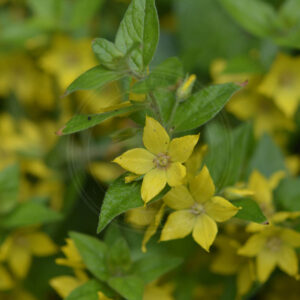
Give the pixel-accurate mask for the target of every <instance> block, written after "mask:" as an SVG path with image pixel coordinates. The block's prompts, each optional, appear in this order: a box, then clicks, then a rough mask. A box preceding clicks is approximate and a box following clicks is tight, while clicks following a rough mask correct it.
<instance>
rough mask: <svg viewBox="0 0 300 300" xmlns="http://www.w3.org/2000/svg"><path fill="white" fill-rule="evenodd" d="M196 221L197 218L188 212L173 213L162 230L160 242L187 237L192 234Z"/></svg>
mask: <svg viewBox="0 0 300 300" xmlns="http://www.w3.org/2000/svg"><path fill="white" fill-rule="evenodd" d="M195 221H196V216H195V215H193V214H191V213H190V212H189V211H187V210H179V211H175V212H173V213H171V214H170V215H169V217H168V219H167V222H166V224H165V226H164V228H163V230H162V233H161V237H160V240H161V241H168V240H173V239H180V238H183V237H185V236H187V235H188V234H190V233H191V232H192V230H193V227H194V224H195Z"/></svg>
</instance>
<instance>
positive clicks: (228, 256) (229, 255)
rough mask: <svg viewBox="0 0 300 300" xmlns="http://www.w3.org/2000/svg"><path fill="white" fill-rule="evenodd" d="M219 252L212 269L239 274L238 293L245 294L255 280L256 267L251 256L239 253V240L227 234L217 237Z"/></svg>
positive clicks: (237, 279) (215, 271)
mask: <svg viewBox="0 0 300 300" xmlns="http://www.w3.org/2000/svg"><path fill="white" fill-rule="evenodd" d="M215 244H216V246H217V248H218V252H217V253H216V255H215V257H214V259H213V260H212V264H211V270H212V272H214V273H217V274H221V275H234V274H236V275H237V278H236V283H237V292H238V295H245V294H246V293H247V292H248V291H249V290H250V288H251V286H252V284H253V282H254V281H255V277H256V276H255V269H254V264H253V261H252V260H251V259H250V258H247V257H243V256H241V255H238V254H237V251H238V248H240V246H241V245H240V244H239V242H237V241H236V240H233V239H231V238H229V237H227V236H225V235H220V236H218V237H217V239H216V243H215Z"/></svg>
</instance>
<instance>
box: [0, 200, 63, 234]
mask: <svg viewBox="0 0 300 300" xmlns="http://www.w3.org/2000/svg"><path fill="white" fill-rule="evenodd" d="M61 218H62V216H61V214H60V213H58V212H56V211H54V210H51V209H49V208H48V207H46V206H44V205H42V204H40V203H36V202H32V201H29V202H26V203H22V204H19V205H18V206H17V207H16V208H15V209H14V210H13V211H11V212H10V213H9V214H8V215H6V216H4V217H2V218H1V220H0V226H1V227H3V228H7V229H11V228H16V227H21V226H29V225H37V224H46V223H52V222H57V221H60V220H61Z"/></svg>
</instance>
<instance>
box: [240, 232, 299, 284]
mask: <svg viewBox="0 0 300 300" xmlns="http://www.w3.org/2000/svg"><path fill="white" fill-rule="evenodd" d="M297 247H300V233H298V232H296V231H294V230H292V229H288V228H279V227H275V226H271V227H269V228H267V229H265V230H263V231H261V232H259V233H257V234H254V235H253V236H251V237H250V238H249V239H248V241H247V242H246V244H245V245H244V246H243V247H242V248H240V249H239V251H238V254H240V255H245V256H249V257H255V256H256V268H257V277H258V280H259V281H260V282H265V281H266V280H267V279H268V278H269V276H270V274H271V273H272V271H273V270H274V269H275V267H276V265H278V266H279V268H280V269H281V270H282V271H283V272H285V273H287V274H289V275H290V276H295V277H297V276H298V257H297V254H296V251H295V250H294V248H297Z"/></svg>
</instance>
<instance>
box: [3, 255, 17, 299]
mask: <svg viewBox="0 0 300 300" xmlns="http://www.w3.org/2000/svg"><path fill="white" fill-rule="evenodd" d="M0 261H1V258H0ZM13 286H14V281H13V279H12V277H11V275H10V274H9V272H8V271H7V270H6V268H5V267H4V266H2V265H1V264H0V291H5V290H9V289H11V288H12V287H13ZM0 299H1V296H0Z"/></svg>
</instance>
